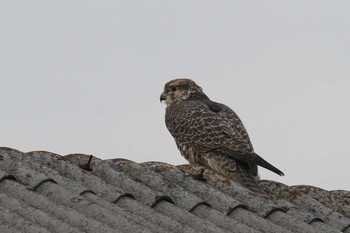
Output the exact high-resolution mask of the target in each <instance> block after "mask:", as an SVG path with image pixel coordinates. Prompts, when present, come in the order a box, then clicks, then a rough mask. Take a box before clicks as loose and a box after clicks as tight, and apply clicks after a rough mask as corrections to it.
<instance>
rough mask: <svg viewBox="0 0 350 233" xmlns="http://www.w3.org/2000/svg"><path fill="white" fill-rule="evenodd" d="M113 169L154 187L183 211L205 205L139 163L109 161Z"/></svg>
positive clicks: (200, 200) (119, 160)
mask: <svg viewBox="0 0 350 233" xmlns="http://www.w3.org/2000/svg"><path fill="white" fill-rule="evenodd" d="M107 161H108V162H109V164H110V166H111V167H112V168H114V169H115V170H117V171H119V172H125V173H127V174H130V175H131V176H133V177H134V178H136V179H138V180H140V181H141V182H142V183H144V184H146V185H148V186H150V187H152V188H153V189H155V190H157V191H159V192H162V193H164V194H166V195H167V196H170V197H171V198H172V200H174V203H175V205H177V206H179V207H180V208H182V209H185V210H187V211H191V209H193V208H195V207H196V206H197V205H199V204H202V203H205V202H204V201H203V200H202V199H200V198H199V197H197V196H196V195H193V194H192V193H190V192H188V191H187V190H185V189H184V188H182V187H180V186H178V185H176V184H175V183H174V182H169V181H168V180H167V179H165V178H164V177H163V176H161V175H159V174H157V173H155V172H152V171H150V170H148V169H147V168H146V167H143V166H141V165H140V164H138V163H135V162H132V161H129V160H126V159H113V160H107Z"/></svg>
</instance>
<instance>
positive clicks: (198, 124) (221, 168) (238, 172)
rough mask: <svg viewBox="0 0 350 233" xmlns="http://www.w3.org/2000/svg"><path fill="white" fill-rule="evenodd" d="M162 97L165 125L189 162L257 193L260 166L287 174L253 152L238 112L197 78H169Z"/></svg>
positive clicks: (258, 190)
mask: <svg viewBox="0 0 350 233" xmlns="http://www.w3.org/2000/svg"><path fill="white" fill-rule="evenodd" d="M160 101H161V102H162V101H164V102H165V104H166V105H167V107H166V113H165V123H166V126H167V128H168V130H169V132H170V133H171V135H172V136H173V137H174V139H175V142H176V145H177V147H178V149H179V150H180V153H181V154H182V156H184V157H185V159H186V160H188V161H189V162H190V164H200V165H203V166H205V167H208V168H210V169H213V170H215V171H217V172H219V173H221V174H222V175H224V176H225V177H228V178H231V179H234V180H236V181H237V182H239V183H241V184H242V185H243V186H245V187H246V188H249V189H250V190H252V191H254V192H256V193H263V191H262V190H261V189H260V187H259V185H258V184H257V182H256V179H257V177H258V166H261V167H264V168H266V169H269V170H271V171H273V172H275V173H277V174H278V175H281V176H283V175H284V174H283V172H281V171H280V170H279V169H277V168H276V167H274V166H273V165H271V164H270V163H268V162H267V161H265V160H264V159H263V158H261V157H260V156H259V155H258V154H256V153H255V152H254V149H253V146H252V143H251V142H250V139H249V136H248V133H247V130H246V129H245V127H244V126H243V123H242V121H241V120H240V119H239V117H238V116H237V114H236V113H235V112H234V111H233V110H232V109H230V108H229V107H227V106H226V105H224V104H221V103H217V102H214V101H212V100H210V99H209V98H208V97H207V96H206V95H205V93H204V92H203V90H202V88H201V87H200V86H198V85H197V84H196V83H195V82H194V81H192V80H190V79H175V80H171V81H169V82H167V83H166V84H165V86H164V91H163V93H162V94H161V96H160Z"/></svg>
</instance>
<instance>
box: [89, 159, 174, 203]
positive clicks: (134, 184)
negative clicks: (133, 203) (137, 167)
mask: <svg viewBox="0 0 350 233" xmlns="http://www.w3.org/2000/svg"><path fill="white" fill-rule="evenodd" d="M92 172H93V173H94V174H96V175H97V176H99V177H101V178H102V179H104V180H105V181H106V182H107V183H109V184H112V185H115V186H117V187H120V188H121V189H123V190H124V191H126V192H128V193H132V194H133V195H134V197H135V199H136V200H139V201H140V202H142V203H143V204H144V205H147V206H154V205H156V204H157V203H158V202H159V201H161V200H167V201H170V202H172V200H171V198H170V197H169V196H167V195H165V194H163V193H161V192H158V191H156V190H153V189H152V188H150V187H149V186H147V185H145V184H144V183H142V182H141V181H137V180H136V179H134V178H133V177H131V176H129V175H127V174H125V173H122V172H118V171H115V170H114V169H112V168H111V167H110V166H109V163H108V162H104V161H102V162H100V163H98V164H96V165H95V167H94V170H93V171H92Z"/></svg>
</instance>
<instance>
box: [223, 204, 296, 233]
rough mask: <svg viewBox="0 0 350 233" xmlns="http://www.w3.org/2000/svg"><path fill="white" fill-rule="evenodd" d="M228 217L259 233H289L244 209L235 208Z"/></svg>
mask: <svg viewBox="0 0 350 233" xmlns="http://www.w3.org/2000/svg"><path fill="white" fill-rule="evenodd" d="M229 217H232V218H234V219H236V220H238V221H240V222H242V223H244V224H245V225H247V226H249V227H251V228H255V229H258V230H260V231H261V232H266V233H281V232H283V233H291V232H290V231H289V230H287V229H285V228H283V227H281V226H279V225H277V224H275V223H273V222H271V221H269V220H267V219H265V218H262V217H260V216H258V215H255V214H254V213H252V212H250V211H248V210H246V209H244V208H239V207H238V208H236V209H234V210H233V211H232V212H231V213H230V215H229Z"/></svg>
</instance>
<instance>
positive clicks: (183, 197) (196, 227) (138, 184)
mask: <svg viewBox="0 0 350 233" xmlns="http://www.w3.org/2000/svg"><path fill="white" fill-rule="evenodd" d="M89 159H91V157H90V156H89V155H84V154H71V155H66V156H60V155H57V154H54V153H50V152H46V151H33V152H29V153H23V152H20V151H17V150H14V149H10V148H0V232H193V233H194V232H244V233H246V232H248V233H249V232H252V233H253V232H254V233H257V232H269V233H270V232H276V233H277V232H303V233H304V232H347V233H349V232H350V192H349V191H344V190H338V191H326V190H323V189H320V188H317V187H312V186H292V187H289V186H287V185H284V184H281V183H278V182H274V181H268V180H262V181H260V182H259V183H260V185H261V186H262V187H263V189H264V190H265V191H266V193H267V194H268V197H264V196H259V195H255V194H254V193H252V192H251V191H249V190H247V189H245V188H243V187H242V186H240V185H239V184H238V183H236V182H234V181H232V180H229V179H227V178H225V177H222V176H221V175H219V174H217V173H215V172H214V171H212V170H208V169H205V168H203V167H200V166H192V165H181V166H173V165H170V164H166V163H162V162H146V163H141V164H139V163H135V162H133V161H129V160H126V159H111V160H100V159H97V158H96V157H93V158H92V159H91V163H90V164H87V162H88V161H89Z"/></svg>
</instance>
